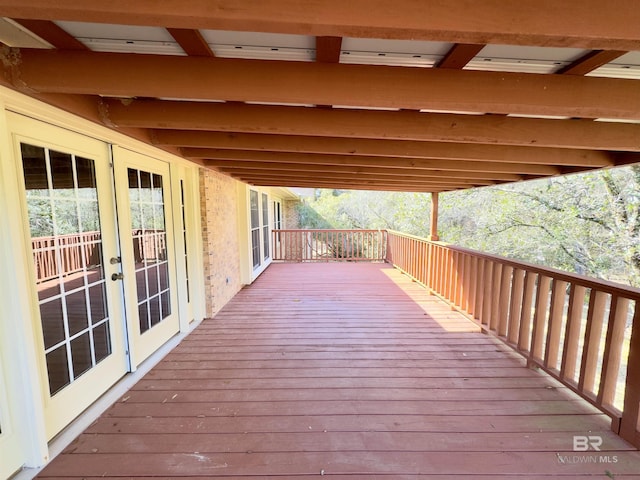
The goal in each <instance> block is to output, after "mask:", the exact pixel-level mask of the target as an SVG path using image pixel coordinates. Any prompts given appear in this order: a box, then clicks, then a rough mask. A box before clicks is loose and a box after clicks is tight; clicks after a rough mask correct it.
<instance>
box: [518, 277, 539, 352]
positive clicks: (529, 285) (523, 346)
mask: <svg viewBox="0 0 640 480" xmlns="http://www.w3.org/2000/svg"><path fill="white" fill-rule="evenodd" d="M536 279H537V274H535V273H533V272H530V271H526V272H525V275H524V296H523V299H522V310H521V314H520V331H519V333H518V348H519V349H520V350H521V351H524V352H529V350H530V347H531V320H532V316H533V315H532V311H531V309H532V307H533V292H534V290H535V288H536Z"/></svg>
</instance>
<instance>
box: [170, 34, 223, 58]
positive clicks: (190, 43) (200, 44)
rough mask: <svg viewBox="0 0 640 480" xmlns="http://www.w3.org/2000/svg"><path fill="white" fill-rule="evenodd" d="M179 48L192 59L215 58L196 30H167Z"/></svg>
mask: <svg viewBox="0 0 640 480" xmlns="http://www.w3.org/2000/svg"><path fill="white" fill-rule="evenodd" d="M167 31H168V32H169V33H170V34H171V36H172V37H173V38H174V40H175V41H176V42H178V45H180V48H182V50H184V52H185V53H186V54H187V55H190V56H192V57H215V55H214V54H213V51H212V50H211V48H210V47H209V44H208V43H207V41H206V40H205V39H204V37H203V36H202V34H201V33H200V32H199V31H198V30H192V29H189V28H167Z"/></svg>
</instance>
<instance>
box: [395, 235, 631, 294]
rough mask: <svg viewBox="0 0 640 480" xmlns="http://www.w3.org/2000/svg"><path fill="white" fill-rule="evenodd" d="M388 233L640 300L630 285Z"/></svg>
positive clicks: (412, 236)
mask: <svg viewBox="0 0 640 480" xmlns="http://www.w3.org/2000/svg"><path fill="white" fill-rule="evenodd" d="M387 232H388V233H390V234H393V235H397V236H400V237H406V238H411V239H414V240H419V241H423V242H427V243H432V244H434V245H438V246H441V247H445V248H448V249H450V250H454V251H457V252H461V253H466V254H469V255H474V256H476V257H478V258H484V259H485V260H491V261H495V262H500V263H502V264H504V265H509V266H511V267H514V268H518V269H521V270H527V271H530V272H534V273H538V274H540V275H545V276H548V277H553V278H555V279H558V280H562V281H566V282H569V283H574V284H577V285H580V286H583V287H586V288H591V289H595V290H600V291H602V292H606V293H610V294H612V295H618V296H620V297H624V298H629V299H632V300H640V288H635V287H632V286H630V285H623V284H621V283H616V282H611V281H608V280H600V279H595V278H592V277H587V276H585V275H579V274H577V273H570V272H565V271H563V270H558V269H556V268H551V267H544V266H541V265H536V264H534V263H529V262H524V261H521V260H514V259H512V258H507V257H502V256H500V255H493V254H491V253H485V252H479V251H477V250H472V249H470V248H464V247H459V246H457V245H450V244H447V243H445V242H433V241H431V240H428V239H426V238H422V237H417V236H415V235H409V234H406V233H402V232H397V231H394V230H387Z"/></svg>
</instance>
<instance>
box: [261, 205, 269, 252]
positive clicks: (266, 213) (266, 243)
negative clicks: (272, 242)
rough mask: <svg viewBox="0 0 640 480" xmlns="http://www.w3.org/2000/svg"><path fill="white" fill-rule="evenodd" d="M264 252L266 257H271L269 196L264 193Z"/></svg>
mask: <svg viewBox="0 0 640 480" xmlns="http://www.w3.org/2000/svg"><path fill="white" fill-rule="evenodd" d="M262 245H263V250H262V253H263V255H264V259H265V260H266V259H267V258H269V197H268V196H267V194H266V193H263V194H262Z"/></svg>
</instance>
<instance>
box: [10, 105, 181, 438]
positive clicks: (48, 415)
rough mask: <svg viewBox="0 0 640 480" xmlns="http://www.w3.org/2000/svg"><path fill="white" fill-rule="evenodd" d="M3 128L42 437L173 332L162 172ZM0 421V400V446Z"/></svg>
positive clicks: (28, 124)
mask: <svg viewBox="0 0 640 480" xmlns="http://www.w3.org/2000/svg"><path fill="white" fill-rule="evenodd" d="M8 119H9V121H10V128H11V131H12V134H13V144H14V151H15V157H16V159H18V160H19V161H18V163H19V164H20V165H19V167H18V170H19V172H20V176H21V177H22V178H21V184H22V202H21V203H22V205H21V208H22V209H23V218H24V219H25V220H24V225H25V232H27V233H28V237H29V243H30V258H29V260H28V262H29V264H30V265H29V266H30V269H31V272H32V276H31V278H32V283H33V289H32V292H33V295H32V298H33V315H32V318H33V319H34V320H33V321H34V325H33V328H32V330H33V331H34V333H35V337H36V338H34V341H35V342H36V345H37V351H39V352H40V355H39V358H38V362H39V371H40V376H41V379H42V381H41V382H40V384H41V385H42V386H43V387H42V398H43V408H44V419H45V428H46V434H47V438H48V439H51V438H53V436H55V435H56V434H57V433H58V432H60V431H61V430H62V429H63V428H64V427H65V426H67V425H68V424H69V423H70V422H71V421H72V420H73V419H74V418H75V417H77V416H78V415H79V414H80V413H81V412H82V411H83V410H85V409H86V408H87V407H88V406H89V405H91V404H92V403H93V402H94V401H95V400H96V399H97V398H98V397H100V396H101V395H102V394H103V393H104V392H106V391H107V390H108V389H109V388H110V387H111V386H112V385H113V384H114V383H115V382H117V381H118V380H119V379H120V378H121V377H122V376H123V375H124V374H125V373H126V372H127V371H130V370H135V369H136V367H137V366H138V365H140V363H141V362H142V361H143V360H145V359H146V358H147V357H149V355H151V354H152V353H153V352H155V351H156V350H157V349H158V348H159V347H160V346H162V345H163V344H164V343H165V342H166V341H167V340H168V339H169V338H171V337H172V336H173V335H175V334H176V333H178V331H179V314H178V311H179V307H178V295H177V289H178V282H177V279H176V259H175V252H174V240H175V238H174V232H173V218H172V213H173V209H172V201H171V181H170V175H169V164H168V163H166V162H162V161H159V160H156V159H153V158H150V157H146V156H144V155H140V154H138V153H134V152H131V151H128V150H126V149H123V148H119V147H111V146H110V145H108V144H107V143H105V142H102V141H99V140H96V139H92V138H89V137H86V136H83V135H80V134H77V133H74V132H70V131H67V130H65V129H62V128H58V127H55V126H52V125H49V124H45V123H42V122H38V121H36V120H33V119H30V118H27V117H24V116H21V115H18V114H13V113H12V114H9V115H8ZM181 261H182V262H184V261H185V259H184V258H182V259H181ZM180 287H181V288H183V286H182V285H180ZM25 381H26V380H25ZM0 390H1V389H0ZM5 412H6V407H4V406H3V400H2V397H1V392H0V421H1V423H0V440H1V439H2V437H3V436H5V434H7V433H8V432H9V425H10V422H9V420H10V419H7V418H6V415H5Z"/></svg>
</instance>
